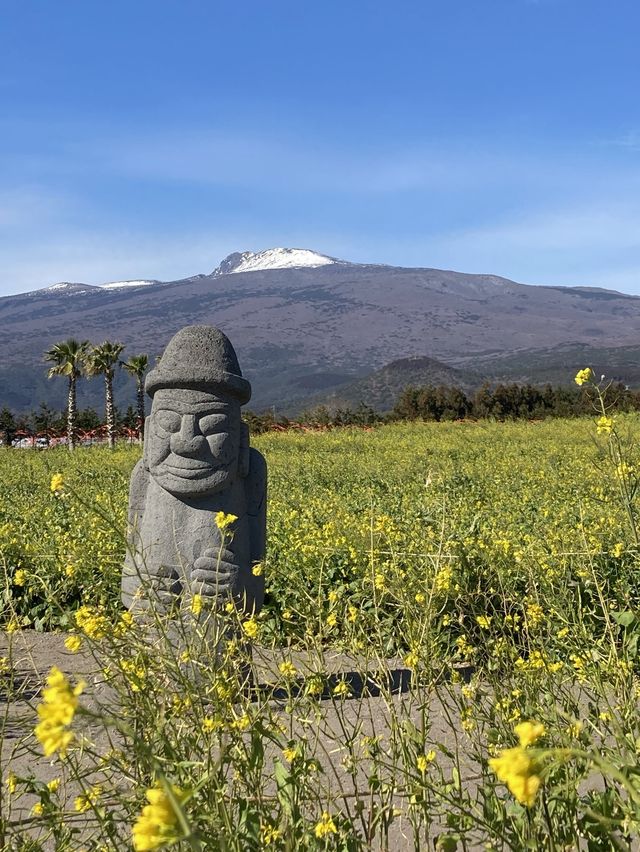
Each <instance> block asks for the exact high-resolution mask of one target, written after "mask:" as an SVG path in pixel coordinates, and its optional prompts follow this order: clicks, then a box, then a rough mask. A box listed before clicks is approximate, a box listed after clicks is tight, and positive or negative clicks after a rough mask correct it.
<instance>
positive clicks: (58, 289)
mask: <svg viewBox="0 0 640 852" xmlns="http://www.w3.org/2000/svg"><path fill="white" fill-rule="evenodd" d="M96 289H97V288H96V287H95V286H94V285H93V284H79V283H77V282H75V281H59V282H58V283H57V284H52V285H51V286H50V287H45V288H44V290H40V291H36V292H45V293H53V294H54V295H56V294H57V295H60V294H65V293H88V292H89V290H96Z"/></svg>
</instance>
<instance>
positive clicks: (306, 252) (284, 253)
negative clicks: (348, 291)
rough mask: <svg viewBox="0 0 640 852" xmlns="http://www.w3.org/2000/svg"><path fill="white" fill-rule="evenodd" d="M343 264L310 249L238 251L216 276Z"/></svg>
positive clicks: (217, 271)
mask: <svg viewBox="0 0 640 852" xmlns="http://www.w3.org/2000/svg"><path fill="white" fill-rule="evenodd" d="M341 262H342V261H339V260H337V259H336V258H335V257H328V256H327V255H326V254H318V252H315V251H311V250H310V249H297V248H272V249H266V250H265V251H259V252H252V251H243V252H239V251H236V252H233V254H230V255H228V257H225V259H224V260H223V261H222V263H221V264H220V266H219V267H218V268H217V269H216V270H215V273H214V274H215V275H229V274H231V273H233V272H257V271H261V270H265V269H295V268H300V267H310V268H314V267H317V266H327V265H328V264H330V263H341Z"/></svg>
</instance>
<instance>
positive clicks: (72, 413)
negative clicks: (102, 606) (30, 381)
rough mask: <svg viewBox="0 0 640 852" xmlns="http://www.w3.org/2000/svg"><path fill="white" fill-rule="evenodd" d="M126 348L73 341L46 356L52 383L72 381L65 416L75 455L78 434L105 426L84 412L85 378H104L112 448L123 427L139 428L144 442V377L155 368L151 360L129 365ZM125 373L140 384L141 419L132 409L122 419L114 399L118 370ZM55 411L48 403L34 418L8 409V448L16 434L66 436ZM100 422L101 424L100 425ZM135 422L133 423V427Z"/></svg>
mask: <svg viewBox="0 0 640 852" xmlns="http://www.w3.org/2000/svg"><path fill="white" fill-rule="evenodd" d="M123 350H124V344H123V343H119V342H116V341H111V340H105V341H104V342H103V343H100V344H98V345H92V344H91V343H90V342H89V341H88V340H76V339H75V338H69V339H68V340H63V341H60V342H58V343H54V344H53V346H52V347H51V349H48V350H47V351H46V352H45V353H44V360H45V361H46V362H48V363H49V364H51V366H50V368H49V371H48V373H47V375H48V378H50V379H52V378H54V377H56V376H62V377H63V378H66V379H67V407H66V410H65V414H64V420H65V421H66V430H65V432H66V440H67V446H68V447H69V449H70V450H73V449H75V447H76V444H77V440H78V429H81V430H84V431H91V430H95V429H97V428H99V427H100V426H101V423H100V419H99V417H98V415H97V413H96V412H95V411H94V410H93V409H85V411H84V412H78V410H77V406H76V396H77V388H78V382H79V381H80V379H82V378H84V377H87V378H89V377H92V376H103V377H104V393H105V397H104V399H105V431H106V437H107V442H108V444H109V446H110V447H111V448H113V447H114V446H115V440H116V432H117V427H118V424H119V423H125V425H128V426H129V427H130V428H132V427H134V428H135V429H136V432H137V434H138V438H139V439H140V440H142V436H143V432H144V418H145V404H144V376H145V373H146V371H147V369H148V367H149V358H148V356H147V355H144V354H141V355H133V356H132V357H131V358H129V360H128V361H123V360H122V359H121V357H120V356H121V355H122V352H123ZM119 368H123V369H124V370H126V371H127V372H128V373H129V375H130V376H131V377H132V378H133V379H134V381H135V382H136V399H137V410H136V412H135V415H134V413H133V411H132V409H131V406H130V407H129V409H128V410H127V413H126V415H125V416H124V418H122V417H118V412H117V409H116V407H115V402H114V398H113V380H114V377H115V373H116V370H117V369H119ZM60 419H61V418H60V417H58V415H57V414H56V412H55V411H53V410H52V409H50V408H49V407H48V406H47V405H45V404H44V403H42V404H41V405H40V407H39V409H38V410H37V411H35V412H32V413H31V414H30V415H20V416H18V417H14V415H13V413H12V412H11V411H10V410H9V409H8V408H7V407H6V406H5V407H4V408H2V410H1V411H0V432H2V433H3V435H4V440H5V442H6V443H7V444H11V440H12V435H15V434H16V433H20V432H23V433H27V434H32V433H33V432H36V433H41V434H43V435H45V436H47V437H49V436H50V435H51V434H54V433H56V432H57V433H58V434H60V433H61V432H62V431H63V429H64V425H65V424H63V423H61V422H60ZM96 421H97V422H96ZM132 421H133V422H132Z"/></svg>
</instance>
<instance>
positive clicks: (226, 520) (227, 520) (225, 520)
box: [214, 512, 238, 532]
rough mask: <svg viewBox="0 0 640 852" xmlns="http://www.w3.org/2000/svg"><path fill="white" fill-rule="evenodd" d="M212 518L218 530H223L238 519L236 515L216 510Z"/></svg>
mask: <svg viewBox="0 0 640 852" xmlns="http://www.w3.org/2000/svg"><path fill="white" fill-rule="evenodd" d="M214 520H215V524H216V526H217V527H218V529H219V530H220V532H223V531H224V530H226V529H227V528H228V527H230V526H231V524H233V523H235V522H236V521H237V520H238V516H237V515H231V514H227V513H226V512H216V515H215V519H214Z"/></svg>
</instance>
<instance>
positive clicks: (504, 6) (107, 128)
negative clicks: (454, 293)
mask: <svg viewBox="0 0 640 852" xmlns="http://www.w3.org/2000/svg"><path fill="white" fill-rule="evenodd" d="M0 15H1V20H0V294H2V295H4V294H7V293H13V292H20V291H24V290H29V289H35V288H38V287H43V286H46V285H48V284H50V283H53V282H55V281H60V280H71V281H84V282H87V283H101V282H104V281H109V280H118V279H122V278H140V277H149V278H160V279H171V278H177V277H183V276H187V275H191V274H195V273H197V272H209V271H211V270H212V269H213V268H214V267H215V266H216V265H217V264H218V262H219V261H220V260H221V259H222V257H224V256H225V255H226V254H228V253H230V252H232V251H238V250H245V249H249V250H254V251H256V250H260V249H263V248H268V247H271V246H294V247H305V248H313V249H315V250H317V251H320V252H323V253H326V254H331V255H335V256H338V257H342V258H345V259H347V260H352V261H362V262H374V263H391V264H397V265H404V266H434V267H442V268H448V269H457V270H461V271H465V272H487V273H494V274H500V275H504V276H506V277H509V278H513V279H515V280H518V281H523V282H526V283H532V284H536V283H540V284H567V285H569V284H581V285H595V286H604V287H611V288H615V289H620V290H622V291H625V292H630V293H639V294H640V191H639V190H640V68H639V66H640V59H639V55H640V51H639V50H638V43H639V36H640V4H638V3H637V0H484V2H479V0H437V2H436V0H415V2H413V0H411V2H409V0H395V2H393V3H392V2H390V0H384V2H376V0H370V2H364V0H340V2H334V0H323V2H321V3H320V2H315V3H314V2H302V0H296V2H288V0H286V1H285V0H250V2H249V1H248V0H244V2H243V0H235V2H231V1H230V0H225V2H222V0H153V2H147V0H127V2H122V1H121V0H109V2H98V0H83V2H80V0H64V2H59V0H58V1H57V2H54V0H28V2H17V0H0Z"/></svg>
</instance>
